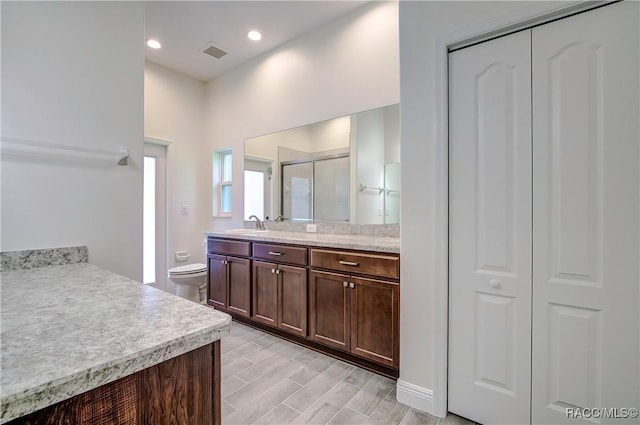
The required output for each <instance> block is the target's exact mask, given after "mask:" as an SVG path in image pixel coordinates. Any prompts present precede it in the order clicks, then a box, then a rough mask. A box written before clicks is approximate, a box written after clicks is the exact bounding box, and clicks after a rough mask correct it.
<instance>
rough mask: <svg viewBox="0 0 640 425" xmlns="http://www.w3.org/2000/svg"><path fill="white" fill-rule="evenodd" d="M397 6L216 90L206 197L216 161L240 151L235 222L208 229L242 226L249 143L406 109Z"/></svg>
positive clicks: (376, 10) (209, 223)
mask: <svg viewBox="0 0 640 425" xmlns="http://www.w3.org/2000/svg"><path fill="white" fill-rule="evenodd" d="M398 75H399V69H398V3H396V2H389V3H386V2H377V3H375V4H371V5H367V6H364V7H363V8H360V9H357V10H355V11H353V12H352V13H350V14H348V15H346V16H345V17H343V18H341V19H339V20H337V21H334V22H333V23H331V24H329V25H327V26H325V27H323V28H320V29H318V30H316V31H313V32H311V33H308V34H306V35H303V36H301V37H299V38H297V39H295V40H293V41H291V42H289V43H286V44H285V45H283V46H281V47H279V48H277V49H275V50H273V51H272V52H270V53H269V54H267V55H265V56H262V57H260V58H258V59H256V60H253V61H251V62H248V63H246V64H245V65H243V66H241V67H240V68H238V69H236V70H234V71H233V72H230V73H228V74H226V75H223V76H221V77H219V78H216V79H215V80H213V81H211V82H209V83H208V84H207V87H206V118H205V119H206V127H205V140H206V141H205V150H204V151H205V152H206V153H207V155H203V157H204V159H203V163H202V166H203V167H204V169H209V176H208V178H206V179H203V181H202V184H201V187H200V189H199V190H200V192H201V193H203V194H204V193H209V194H211V188H210V187H209V184H208V182H209V181H211V171H210V170H211V166H210V162H211V161H210V159H209V156H210V154H211V152H212V151H214V150H218V149H223V148H227V147H231V148H232V149H233V155H234V157H233V160H234V162H233V168H234V172H233V181H234V189H233V211H234V213H233V217H232V218H230V219H228V218H218V219H215V218H212V217H211V213H212V211H211V207H209V206H208V205H210V204H211V201H210V200H207V202H202V203H201V204H202V205H207V207H206V211H204V212H203V214H204V215H206V218H205V220H203V224H202V227H203V229H205V230H220V229H224V228H228V227H241V226H242V210H243V205H242V204H243V196H242V189H243V187H242V186H243V184H242V179H243V171H242V170H243V146H244V140H245V139H247V138H251V137H255V136H258V135H263V134H269V133H273V132H275V131H280V130H284V129H287V128H292V127H297V126H300V125H305V124H310V123H314V122H318V121H322V120H326V119H329V118H335V117H340V116H344V115H348V114H351V113H354V112H360V111H364V110H369V109H372V108H377V107H381V106H386V105H390V104H392V103H398V102H399V83H398V78H399V77H398Z"/></svg>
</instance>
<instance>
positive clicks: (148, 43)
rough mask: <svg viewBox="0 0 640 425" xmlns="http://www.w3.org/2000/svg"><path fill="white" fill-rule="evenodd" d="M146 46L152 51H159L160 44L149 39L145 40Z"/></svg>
mask: <svg viewBox="0 0 640 425" xmlns="http://www.w3.org/2000/svg"><path fill="white" fill-rule="evenodd" d="M147 46H149V47H151V48H152V49H159V48H161V47H162V44H160V42H159V41H158V40H155V39H153V38H150V39H148V40H147Z"/></svg>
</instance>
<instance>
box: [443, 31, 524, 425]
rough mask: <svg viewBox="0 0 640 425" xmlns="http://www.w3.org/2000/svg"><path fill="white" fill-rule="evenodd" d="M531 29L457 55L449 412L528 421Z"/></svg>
mask: <svg viewBox="0 0 640 425" xmlns="http://www.w3.org/2000/svg"><path fill="white" fill-rule="evenodd" d="M530 42H531V40H530V31H529V30H527V31H522V32H519V33H516V34H512V35H510V36H506V37H502V38H499V39H496V40H493V41H488V42H486V43H483V44H480V45H477V46H474V47H471V48H468V49H463V50H460V51H457V52H454V53H451V54H450V56H449V58H450V59H449V73H450V76H449V78H450V93H449V98H450V100H449V102H450V113H449V122H450V124H449V137H450V139H449V149H450V152H449V158H450V181H449V184H450V186H449V190H450V192H449V199H450V206H449V207H450V211H449V214H450V216H449V217H450V218H449V220H450V229H449V232H450V234H449V245H450V252H449V261H450V265H449V268H450V270H449V273H450V281H449V297H450V304H449V365H450V366H449V410H450V411H451V412H454V413H456V414H458V415H461V416H464V417H467V418H469V419H473V420H475V421H478V422H481V423H484V424H490V423H504V424H507V423H508V424H520V423H529V417H530V416H529V415H530V387H531V385H530V384H531V380H530V379H531V377H530V373H531V196H532V195H531V48H530Z"/></svg>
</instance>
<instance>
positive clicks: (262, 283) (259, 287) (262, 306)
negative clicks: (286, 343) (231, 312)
mask: <svg viewBox="0 0 640 425" xmlns="http://www.w3.org/2000/svg"><path fill="white" fill-rule="evenodd" d="M277 268H278V266H277V265H276V264H274V263H266V262H264V261H255V260H254V261H253V295H252V296H253V309H252V311H251V318H252V319H253V320H255V321H256V322H260V323H264V324H265V325H270V326H274V327H275V326H277V322H278V279H277V278H276V273H275V272H276V270H277Z"/></svg>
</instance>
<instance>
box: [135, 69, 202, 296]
mask: <svg viewBox="0 0 640 425" xmlns="http://www.w3.org/2000/svg"><path fill="white" fill-rule="evenodd" d="M203 132H204V83H202V82H200V81H198V80H195V79H193V78H190V77H187V76H185V75H183V74H180V73H178V72H175V71H172V70H170V69H167V68H164V67H162V66H160V65H156V64H154V63H151V62H146V63H145V69H144V135H145V137H147V138H151V139H158V140H163V141H166V142H169V143H170V145H169V148H168V158H167V159H168V164H167V168H168V170H167V171H168V176H167V181H168V183H169V185H168V187H167V192H168V193H167V194H168V215H167V222H168V234H167V239H168V241H167V251H168V259H167V267H168V268H171V267H174V266H177V265H183V264H186V263H176V262H175V255H174V254H175V252H176V251H189V253H190V254H191V258H190V259H189V263H205V254H204V247H203V246H202V240H203V237H204V235H203V229H202V228H201V226H200V223H201V222H202V217H201V216H200V214H201V213H202V210H203V208H202V205H201V204H204V203H205V202H206V201H205V200H206V199H207V197H206V194H207V193H208V192H203V193H200V192H199V191H198V190H199V189H200V188H201V185H200V180H202V179H208V178H209V177H208V174H207V173H206V172H205V170H203V169H199V168H198V167H197V166H196V165H197V164H199V162H200V161H199V158H200V157H201V156H202V153H203V142H204V139H203V138H204V134H203ZM183 205H184V206H186V207H187V208H188V210H189V214H188V215H182V206H183ZM167 290H168V291H170V292H175V285H174V284H173V283H171V281H167Z"/></svg>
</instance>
